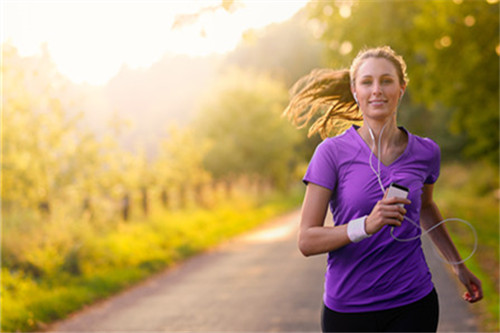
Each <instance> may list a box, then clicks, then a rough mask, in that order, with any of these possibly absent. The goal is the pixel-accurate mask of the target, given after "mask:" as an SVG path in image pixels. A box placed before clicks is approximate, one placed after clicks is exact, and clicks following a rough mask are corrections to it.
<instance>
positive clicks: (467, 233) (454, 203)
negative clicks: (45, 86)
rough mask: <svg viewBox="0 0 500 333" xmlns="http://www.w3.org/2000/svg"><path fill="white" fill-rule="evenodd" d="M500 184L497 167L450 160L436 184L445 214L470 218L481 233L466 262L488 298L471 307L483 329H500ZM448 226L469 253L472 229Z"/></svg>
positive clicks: (464, 252)
mask: <svg viewBox="0 0 500 333" xmlns="http://www.w3.org/2000/svg"><path fill="white" fill-rule="evenodd" d="M498 184H499V183H498V172H497V170H496V169H495V168H494V167H492V166H491V165H488V164H485V163H473V164H470V163H468V164H460V163H452V164H447V165H445V166H443V168H442V171H441V176H440V179H439V180H438V183H437V184H436V194H435V196H436V201H437V203H438V205H439V207H440V209H441V212H442V214H443V217H444V218H451V217H456V218H461V219H464V220H466V221H469V222H470V223H472V225H473V226H474V228H475V229H476V232H477V235H478V248H477V252H476V253H475V254H474V256H473V257H472V258H471V259H470V260H469V261H467V263H466V264H467V267H469V268H470V269H471V270H472V271H473V272H474V274H476V275H477V276H478V277H479V278H480V279H481V281H482V283H483V290H484V299H483V300H481V301H480V302H478V303H475V304H474V305H473V306H472V307H471V308H472V309H473V310H474V311H475V313H476V314H477V315H478V318H479V320H478V324H479V325H480V331H481V332H498V331H500V327H499V325H500V324H499V302H500V299H499V283H500V280H499V268H500V266H499V248H498V246H499V230H500V229H499V221H500V217H499V200H500V198H499V189H498ZM447 227H448V229H449V230H450V232H451V234H452V238H453V240H454V242H455V243H456V244H457V246H458V247H459V251H460V253H461V254H462V256H463V257H466V256H468V255H469V254H470V252H471V251H472V247H473V241H474V239H473V236H472V231H471V230H470V229H469V227H467V226H466V225H464V224H461V223H455V222H449V223H447ZM461 288H462V287H461Z"/></svg>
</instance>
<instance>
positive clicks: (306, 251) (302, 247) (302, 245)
mask: <svg viewBox="0 0 500 333" xmlns="http://www.w3.org/2000/svg"><path fill="white" fill-rule="evenodd" d="M297 245H298V248H299V251H300V253H302V255H303V256H304V257H310V256H312V255H313V254H314V253H313V251H312V249H311V246H310V245H309V242H308V241H307V239H304V237H302V236H301V235H299V240H298V242H297Z"/></svg>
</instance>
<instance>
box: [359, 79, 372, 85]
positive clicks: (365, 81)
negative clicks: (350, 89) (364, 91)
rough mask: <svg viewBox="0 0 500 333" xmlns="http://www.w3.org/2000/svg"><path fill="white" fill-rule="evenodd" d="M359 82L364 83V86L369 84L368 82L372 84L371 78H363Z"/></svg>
mask: <svg viewBox="0 0 500 333" xmlns="http://www.w3.org/2000/svg"><path fill="white" fill-rule="evenodd" d="M361 84H362V85H365V86H366V85H370V84H372V81H371V80H363V81H361Z"/></svg>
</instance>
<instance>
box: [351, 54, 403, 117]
mask: <svg viewBox="0 0 500 333" xmlns="http://www.w3.org/2000/svg"><path fill="white" fill-rule="evenodd" d="M404 88H405V87H404V86H403V85H401V84H400V82H399V78H398V75H397V71H396V68H395V67H394V65H393V64H392V63H391V62H390V61H389V60H387V59H384V58H368V59H366V60H365V61H364V62H363V63H362V64H361V66H360V67H359V69H358V72H357V74H356V77H355V84H354V87H352V92H353V95H354V93H355V94H356V95H355V96H356V98H357V99H358V105H359V108H360V109H361V112H363V117H365V118H372V119H374V120H382V121H383V120H384V119H387V118H388V117H391V116H393V115H394V113H395V112H396V109H397V107H398V104H399V99H400V98H401V97H402V95H403V91H404ZM402 90H403V91H402Z"/></svg>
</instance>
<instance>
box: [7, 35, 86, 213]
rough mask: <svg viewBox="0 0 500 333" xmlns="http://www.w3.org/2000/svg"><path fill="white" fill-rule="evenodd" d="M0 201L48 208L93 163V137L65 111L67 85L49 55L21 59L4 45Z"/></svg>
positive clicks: (45, 53) (44, 53)
mask: <svg viewBox="0 0 500 333" xmlns="http://www.w3.org/2000/svg"><path fill="white" fill-rule="evenodd" d="M2 75H3V79H4V82H8V83H9V84H7V85H4V87H3V91H2V94H3V100H2V103H3V104H2V109H3V112H2V155H3V156H2V202H3V203H4V208H6V209H9V208H11V207H15V206H17V207H24V208H36V207H39V208H40V209H41V210H43V211H45V212H49V211H50V210H51V202H52V201H53V200H54V199H55V198H63V197H65V196H67V195H69V192H70V190H69V187H70V186H71V185H74V184H75V183H76V182H79V181H82V178H79V177H81V176H82V174H84V173H85V172H88V173H92V171H90V170H88V169H89V168H93V167H94V166H95V165H94V164H92V160H93V159H94V157H95V156H96V155H95V150H93V148H92V147H93V145H94V142H95V141H94V140H93V136H92V135H91V134H90V133H89V132H87V131H85V130H84V129H80V128H78V122H79V119H80V115H79V114H76V115H70V114H68V112H66V111H67V110H68V109H69V108H71V102H70V101H68V100H67V99H65V98H64V97H63V96H64V95H65V94H66V89H67V87H68V85H67V82H66V80H65V79H64V78H62V77H61V76H60V75H59V74H58V72H57V71H56V68H55V66H54V64H53V63H52V61H51V59H50V57H49V56H48V53H47V52H46V50H45V49H44V52H43V54H42V56H33V57H29V58H22V57H20V56H19V55H18V54H17V50H16V49H15V48H14V47H12V46H10V45H9V44H5V45H4V47H3V63H2Z"/></svg>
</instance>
